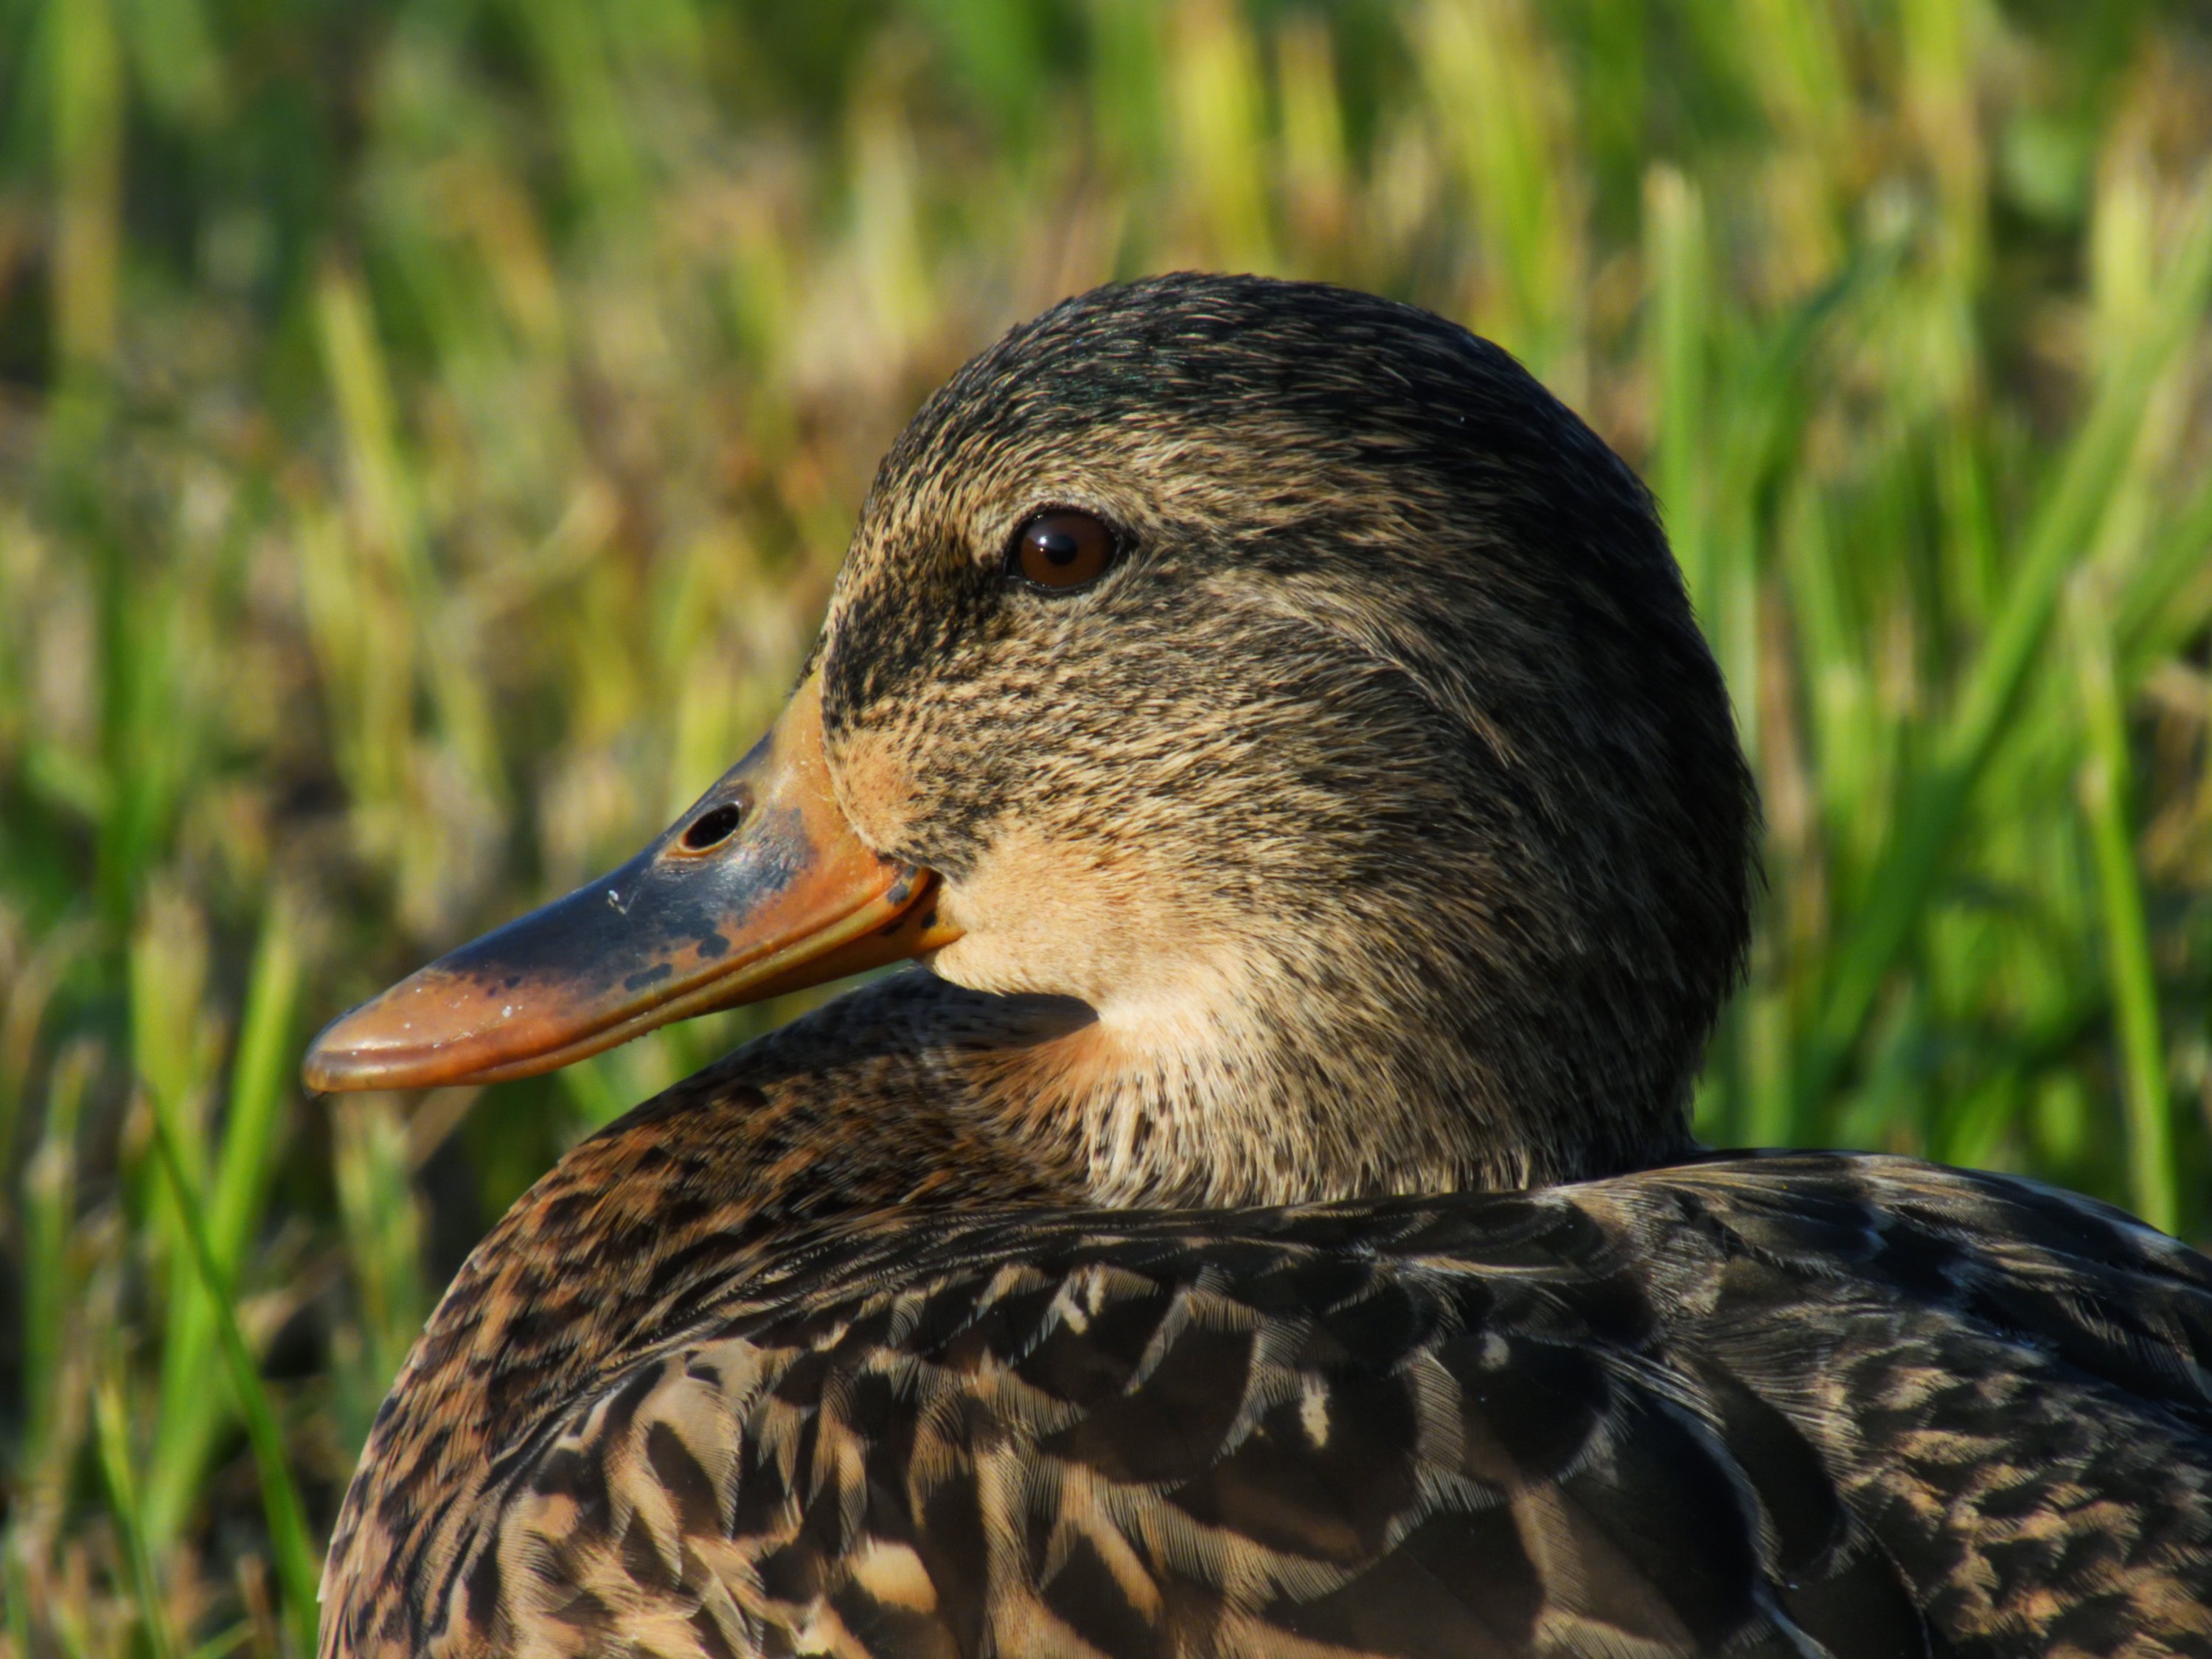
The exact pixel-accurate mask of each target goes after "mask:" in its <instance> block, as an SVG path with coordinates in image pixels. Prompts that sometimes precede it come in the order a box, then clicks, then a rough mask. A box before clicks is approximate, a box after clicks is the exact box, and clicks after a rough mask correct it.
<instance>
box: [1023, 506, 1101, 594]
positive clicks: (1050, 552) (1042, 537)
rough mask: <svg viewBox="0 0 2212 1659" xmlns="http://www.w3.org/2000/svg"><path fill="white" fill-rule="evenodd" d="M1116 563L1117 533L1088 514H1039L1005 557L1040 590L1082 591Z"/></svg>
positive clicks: (1069, 511) (1064, 510) (1059, 512)
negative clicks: (1051, 588)
mask: <svg viewBox="0 0 2212 1659" xmlns="http://www.w3.org/2000/svg"><path fill="white" fill-rule="evenodd" d="M1113 562H1114V532H1112V531H1110V530H1109V529H1108V528H1107V527H1106V526H1104V525H1103V524H1101V523H1099V522H1098V520H1096V519H1094V518H1092V517H1091V515H1090V514H1089V513H1077V512H1073V511H1071V510H1069V509H1067V508H1065V507H1063V508H1060V509H1058V510H1056V511H1054V512H1051V513H1038V514H1037V515H1036V517H1035V518H1034V519H1031V520H1030V521H1029V522H1028V523H1027V524H1025V525H1024V526H1022V528H1021V532H1020V533H1019V534H1018V535H1017V536H1016V537H1015V538H1014V544H1013V547H1012V549H1011V550H1009V552H1008V554H1007V556H1006V563H1007V566H1008V568H1011V569H1012V571H1014V572H1015V573H1016V574H1018V575H1019V576H1020V577H1021V578H1022V580H1024V581H1026V582H1029V583H1030V584H1032V585H1033V586H1037V587H1053V588H1067V587H1080V586H1083V585H1084V584H1085V582H1091V581H1096V580H1098V578H1099V577H1101V576H1103V575H1104V574H1106V567H1107V566H1109V565H1110V564H1112V563H1113Z"/></svg>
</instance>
